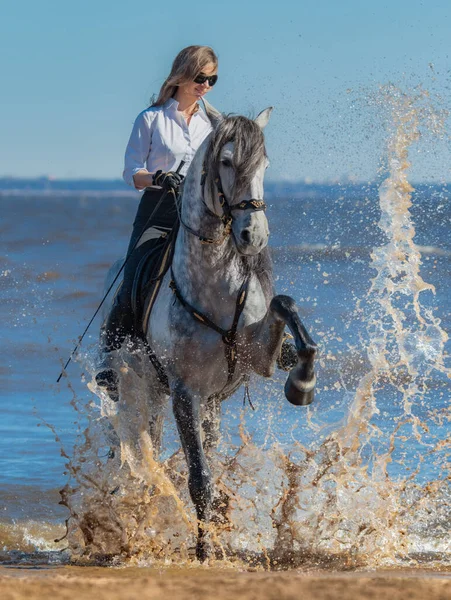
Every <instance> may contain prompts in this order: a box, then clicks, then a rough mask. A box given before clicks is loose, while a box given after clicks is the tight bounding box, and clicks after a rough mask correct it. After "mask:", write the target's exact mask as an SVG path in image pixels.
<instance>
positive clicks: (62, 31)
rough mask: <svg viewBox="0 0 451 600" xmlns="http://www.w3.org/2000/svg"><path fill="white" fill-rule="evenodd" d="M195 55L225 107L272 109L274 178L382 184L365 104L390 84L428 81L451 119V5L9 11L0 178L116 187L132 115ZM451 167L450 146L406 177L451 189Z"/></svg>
mask: <svg viewBox="0 0 451 600" xmlns="http://www.w3.org/2000/svg"><path fill="white" fill-rule="evenodd" d="M190 44H208V45H211V46H212V47H213V48H214V49H215V50H216V52H217V54H218V56H219V60H220V66H219V75H220V79H219V82H218V84H217V86H216V87H215V89H214V91H213V92H211V93H210V95H209V99H210V101H211V102H212V103H213V104H215V105H216V106H217V107H218V108H219V109H221V110H222V111H224V112H237V113H242V114H246V115H255V114H257V113H258V112H259V111H260V110H261V109H263V108H265V107H266V106H268V105H272V106H274V107H275V110H274V113H273V117H272V118H271V122H270V124H269V125H268V128H267V131H266V137H267V147H268V153H269V155H270V159H271V168H270V171H269V173H268V177H269V178H271V179H273V180H275V179H303V178H306V177H308V178H311V179H313V180H326V179H333V178H342V177H344V176H345V175H348V174H353V175H354V176H355V177H357V178H358V179H359V180H372V179H374V178H375V176H376V174H377V169H378V167H379V165H380V161H381V158H382V157H383V155H384V135H385V134H384V131H385V127H384V115H383V107H379V109H378V108H377V107H374V106H373V107H369V106H368V100H369V99H371V97H373V96H374V94H375V93H376V90H377V89H378V87H379V86H380V85H383V84H386V83H387V82H394V83H396V84H398V85H400V86H401V87H402V88H403V89H405V90H406V91H407V92H408V93H410V90H411V89H412V88H413V87H414V86H416V85H418V84H421V85H422V86H423V87H424V88H426V89H428V90H430V91H431V93H432V95H433V96H434V95H435V94H440V95H441V97H442V100H440V101H439V104H441V106H445V107H447V108H448V109H451V94H450V87H451V72H450V68H451V62H450V60H451V2H450V0H439V1H435V0H429V2H427V1H426V0H425V1H424V2H419V1H418V0H392V1H391V2H378V3H374V2H367V1H365V0H360V1H357V0H342V1H338V0H335V1H332V0H327V1H321V0H316V1H312V0H308V1H302V0H300V1H296V2H295V1H293V2H288V1H286V0H280V1H277V0H273V2H268V1H267V0H262V1H261V2H254V1H248V2H246V1H245V0H241V1H238V0H228V2H226V3H213V2H205V1H204V0H198V1H197V2H181V1H180V0H171V2H168V3H162V2H159V3H155V2H148V3H135V4H133V3H131V4H130V3H125V2H117V1H115V0H110V1H108V2H107V1H104V0H92V1H91V2H88V1H86V0H78V1H77V2H67V1H66V0H60V1H59V2H56V1H55V2H54V1H49V0H41V1H40V2H36V0H33V1H31V0H22V1H21V2H19V3H13V2H12V1H11V0H10V1H9V2H4V3H2V4H1V7H0V68H1V73H2V79H3V85H2V92H1V97H2V111H1V116H0V131H1V135H0V176H6V175H13V176H24V177H27V176H28V177H34V176H39V175H52V176H55V177H58V178H69V177H70V178H76V177H99V178H110V177H111V178H114V177H120V176H121V173H122V160H123V153H124V149H125V145H126V143H127V140H128V136H129V133H130V130H131V126H132V124H133V120H134V118H135V117H136V115H137V114H138V113H139V112H140V111H141V110H142V109H143V108H145V106H146V105H147V104H148V100H149V97H150V96H151V95H152V93H154V92H157V91H158V89H159V87H160V85H161V83H162V81H163V79H164V78H165V76H166V75H167V73H168V71H169V68H170V64H171V62H172V60H173V58H174V56H175V55H176V53H177V52H178V51H179V50H180V49H181V48H182V47H184V46H187V45H190ZM378 113H379V114H378ZM450 156H451V155H450V143H449V140H447V139H442V140H435V141H434V142H429V143H428V142H427V141H426V142H425V143H424V145H423V147H421V144H420V145H419V146H418V148H415V149H414V156H413V157H412V158H413V159H412V163H413V167H412V177H413V178H414V179H415V178H416V179H438V180H441V179H443V180H451V172H450V171H451V160H450Z"/></svg>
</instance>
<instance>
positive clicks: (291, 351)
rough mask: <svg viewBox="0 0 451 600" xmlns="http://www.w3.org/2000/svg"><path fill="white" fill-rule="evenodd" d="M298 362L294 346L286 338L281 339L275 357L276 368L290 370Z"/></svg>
mask: <svg viewBox="0 0 451 600" xmlns="http://www.w3.org/2000/svg"><path fill="white" fill-rule="evenodd" d="M297 363H298V353H297V350H296V346H295V345H294V344H292V343H291V342H289V341H288V340H287V339H286V340H283V342H282V347H281V349H280V354H279V356H278V358H277V368H278V369H282V371H291V369H293V368H294V367H295V366H296V365H297Z"/></svg>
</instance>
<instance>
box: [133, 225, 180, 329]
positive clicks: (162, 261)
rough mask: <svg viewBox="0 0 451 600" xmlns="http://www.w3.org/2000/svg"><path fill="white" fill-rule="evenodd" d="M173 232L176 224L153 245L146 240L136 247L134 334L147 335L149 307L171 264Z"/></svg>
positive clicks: (174, 235)
mask: <svg viewBox="0 0 451 600" xmlns="http://www.w3.org/2000/svg"><path fill="white" fill-rule="evenodd" d="M177 232H178V223H177V224H176V225H175V226H174V227H173V228H172V230H171V231H170V232H169V233H168V234H163V235H162V236H161V237H160V238H159V240H158V241H157V242H155V240H149V241H147V242H144V243H143V244H142V245H141V247H140V251H141V254H142V258H141V260H140V261H139V263H138V266H137V268H136V272H135V277H134V281H133V288H132V295H131V306H132V311H133V321H134V327H135V331H136V332H137V333H138V334H143V335H144V336H145V335H146V334H147V328H148V323H149V317H150V314H151V311H152V308H153V305H154V304H155V300H156V299H157V297H158V292H159V291H160V287H161V283H162V281H163V278H164V276H165V274H166V272H167V270H168V269H169V267H170V266H171V264H172V257H173V254H174V247H175V240H176V237H177Z"/></svg>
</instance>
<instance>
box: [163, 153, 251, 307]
mask: <svg viewBox="0 0 451 600" xmlns="http://www.w3.org/2000/svg"><path fill="white" fill-rule="evenodd" d="M199 162H200V161H198V163H197V164H196V163H193V165H192V167H193V168H192V169H190V172H189V176H188V177H187V179H186V181H185V184H184V191H183V201H182V208H181V211H182V220H183V222H184V223H186V225H188V226H189V227H190V228H191V229H192V230H193V231H195V232H197V233H199V235H202V236H203V237H206V238H210V239H222V238H223V233H224V226H223V223H222V221H221V220H220V219H217V218H215V217H213V216H212V215H210V214H209V213H208V212H207V209H206V207H205V204H204V203H203V201H202V197H201V194H202V190H201V185H200V178H201V170H202V162H203V161H202V162H200V165H199ZM173 270H174V277H175V279H176V282H177V285H178V286H179V288H180V291H181V293H182V294H183V295H184V296H185V299H186V300H187V301H188V302H190V303H192V304H195V305H196V306H197V307H198V308H199V309H201V308H204V309H205V310H206V311H208V312H210V313H211V314H215V315H218V316H219V317H220V316H221V315H222V314H223V315H225V316H227V317H228V318H229V317H230V312H231V307H232V306H233V305H234V303H235V302H236V294H237V292H238V290H239V288H240V286H241V284H242V283H243V281H244V279H245V273H244V271H243V268H242V260H241V258H240V256H239V255H238V254H237V252H236V250H235V247H234V244H233V242H232V239H231V237H230V236H227V237H226V238H225V239H223V241H222V242H221V243H220V244H208V243H202V242H201V241H200V240H199V238H198V237H196V236H195V235H193V234H192V233H190V232H189V231H187V230H186V229H185V228H184V227H183V226H181V227H180V231H179V235H178V237H177V242H176V246H175V252H174V259H173ZM219 299H220V301H218V300H219Z"/></svg>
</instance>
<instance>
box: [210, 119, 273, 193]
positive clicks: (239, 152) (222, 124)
mask: <svg viewBox="0 0 451 600" xmlns="http://www.w3.org/2000/svg"><path fill="white" fill-rule="evenodd" d="M228 142H233V146H234V151H233V168H234V170H235V185H234V190H233V196H234V198H236V197H238V196H239V195H240V194H242V193H243V192H244V190H245V189H246V188H247V187H248V185H249V184H250V182H251V180H252V177H253V176H254V173H255V171H256V169H257V167H258V165H259V164H260V163H261V162H262V160H263V159H264V158H266V149H265V140H264V137H263V132H262V130H261V128H260V126H259V125H257V123H256V122H255V121H252V120H251V119H247V118H246V117H242V116H239V115H229V116H224V118H223V119H221V120H220V121H219V123H218V125H217V127H216V128H215V130H214V132H213V134H212V136H211V138H210V144H209V147H208V149H207V153H206V165H205V166H206V170H207V173H211V174H212V176H211V177H210V186H211V190H210V192H211V194H212V195H214V193H215V187H214V186H215V183H214V180H215V179H216V177H218V175H219V159H220V156H221V150H222V148H223V147H224V146H225V144H227V143H228ZM232 200H233V198H232Z"/></svg>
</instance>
